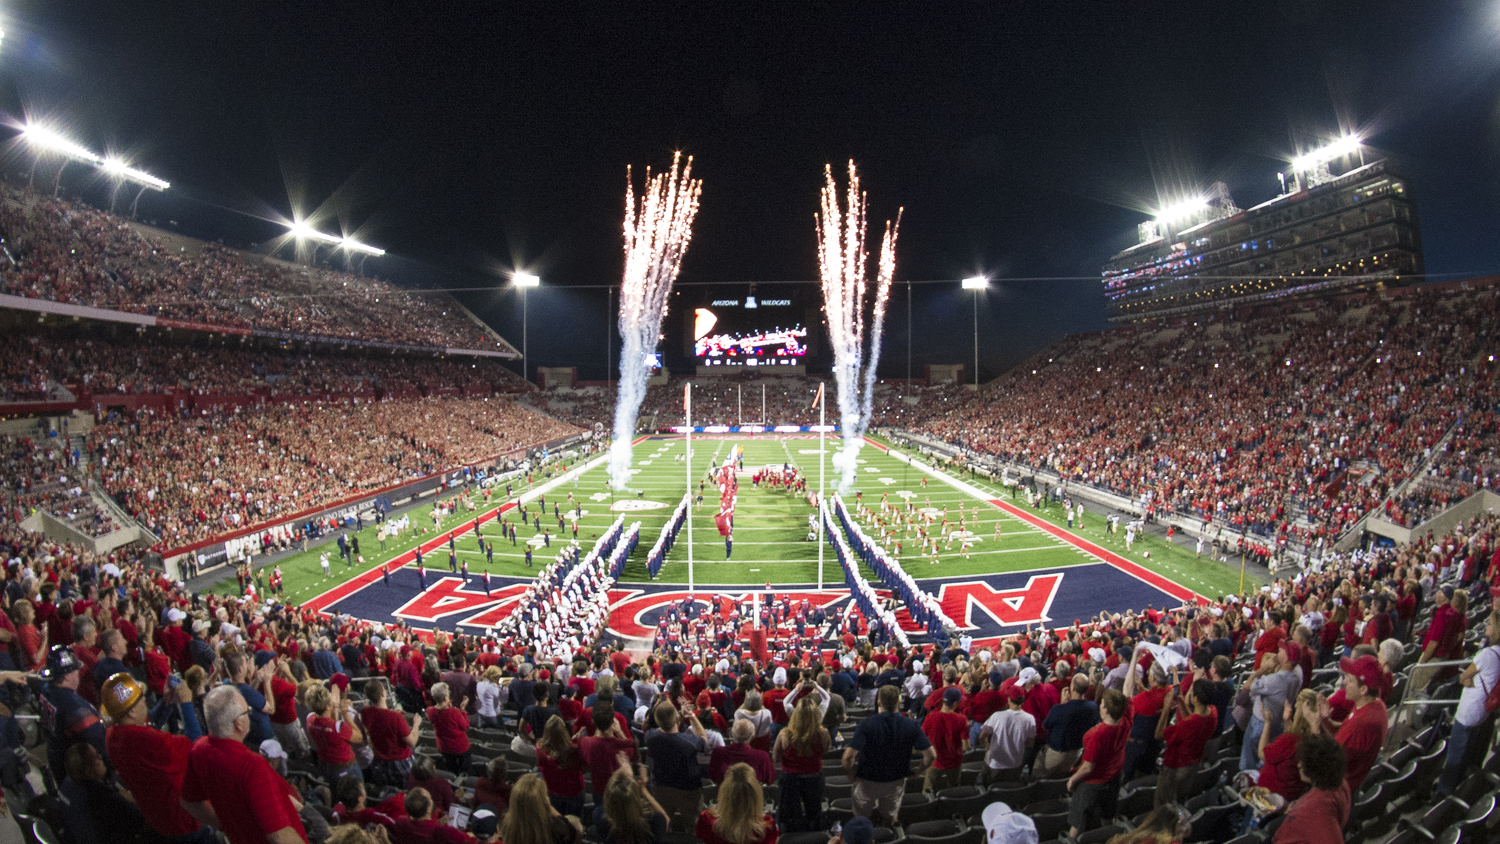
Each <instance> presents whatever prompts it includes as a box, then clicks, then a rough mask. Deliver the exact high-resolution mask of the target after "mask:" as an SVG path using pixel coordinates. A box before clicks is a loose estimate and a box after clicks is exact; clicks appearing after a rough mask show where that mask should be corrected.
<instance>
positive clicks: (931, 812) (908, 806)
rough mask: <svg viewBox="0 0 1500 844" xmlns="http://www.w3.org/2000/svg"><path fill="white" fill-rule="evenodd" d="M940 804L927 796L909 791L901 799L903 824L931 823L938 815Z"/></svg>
mask: <svg viewBox="0 0 1500 844" xmlns="http://www.w3.org/2000/svg"><path fill="white" fill-rule="evenodd" d="M937 807H938V802H937V801H936V800H933V799H932V798H931V797H928V796H927V795H925V794H923V793H921V792H916V793H912V792H910V791H908V792H907V793H906V794H905V795H903V796H902V797H901V824H902V825H903V826H905V825H906V824H912V823H921V822H922V821H930V820H932V819H933V817H935V816H936V814H937Z"/></svg>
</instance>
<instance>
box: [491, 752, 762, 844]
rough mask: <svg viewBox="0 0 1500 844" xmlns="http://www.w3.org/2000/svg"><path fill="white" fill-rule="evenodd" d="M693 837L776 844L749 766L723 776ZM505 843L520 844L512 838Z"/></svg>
mask: <svg viewBox="0 0 1500 844" xmlns="http://www.w3.org/2000/svg"><path fill="white" fill-rule="evenodd" d="M693 834H694V835H696V836H697V837H698V840H699V841H702V842H703V844H775V841H776V839H777V837H778V836H779V835H780V833H778V832H777V830H776V824H775V823H774V822H773V821H772V819H771V816H770V815H768V814H766V797H765V793H764V792H763V791H761V788H760V781H759V780H757V779H756V778H755V771H753V770H751V768H750V766H749V765H746V764H745V763H744V762H736V763H735V764H733V765H730V766H729V770H727V771H725V772H724V781H723V782H722V783H720V784H719V800H718V803H717V805H715V806H714V808H712V809H704V810H703V814H701V815H699V816H698V823H697V824H696V825H694V827H693ZM505 842H506V844H517V842H513V841H511V840H510V839H509V838H507V839H505ZM520 844H529V842H520Z"/></svg>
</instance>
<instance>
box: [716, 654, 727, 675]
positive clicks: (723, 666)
mask: <svg viewBox="0 0 1500 844" xmlns="http://www.w3.org/2000/svg"><path fill="white" fill-rule="evenodd" d="M729 668H730V665H729V659H728V658H727V657H720V658H719V661H718V662H716V663H714V671H716V672H718V673H720V674H727V673H729Z"/></svg>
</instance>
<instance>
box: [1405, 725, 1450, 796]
mask: <svg viewBox="0 0 1500 844" xmlns="http://www.w3.org/2000/svg"><path fill="white" fill-rule="evenodd" d="M1447 749H1448V742H1447V740H1445V739H1438V741H1437V743H1436V744H1434V745H1433V746H1432V749H1431V750H1429V751H1428V752H1427V753H1426V755H1423V756H1419V757H1417V773H1416V776H1414V777H1412V781H1411V786H1410V790H1409V791H1407V792H1406V793H1407V794H1411V795H1414V796H1416V797H1417V798H1419V799H1422V800H1426V799H1427V797H1428V795H1430V794H1431V793H1432V787H1433V785H1435V784H1436V783H1437V779H1438V776H1440V775H1441V774H1442V773H1443V763H1444V762H1445V761H1446V760H1447Z"/></svg>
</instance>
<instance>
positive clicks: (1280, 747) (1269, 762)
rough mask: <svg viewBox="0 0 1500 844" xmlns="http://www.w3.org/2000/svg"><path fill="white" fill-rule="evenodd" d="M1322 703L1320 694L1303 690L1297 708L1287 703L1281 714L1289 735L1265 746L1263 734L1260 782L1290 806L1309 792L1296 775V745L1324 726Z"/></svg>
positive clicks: (1297, 774)
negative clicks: (1319, 708) (1321, 713)
mask: <svg viewBox="0 0 1500 844" xmlns="http://www.w3.org/2000/svg"><path fill="white" fill-rule="evenodd" d="M1322 701H1323V698H1322V696H1321V695H1319V694H1318V693H1317V692H1315V691H1313V690H1312V689H1303V690H1302V691H1300V692H1298V693H1297V701H1296V704H1295V705H1293V703H1292V702H1291V701H1288V702H1287V703H1286V707H1285V710H1284V711H1283V714H1282V721H1283V722H1284V723H1285V724H1286V732H1284V733H1282V734H1281V735H1279V736H1277V737H1276V740H1275V741H1272V742H1270V743H1267V742H1266V737H1265V732H1262V734H1261V737H1260V748H1259V751H1260V757H1261V767H1260V778H1259V780H1258V781H1257V782H1258V784H1259V785H1261V786H1263V787H1264V788H1266V789H1268V790H1270V791H1271V792H1272V793H1274V794H1280V795H1281V796H1282V797H1285V798H1286V801H1287V802H1288V803H1290V802H1292V801H1293V800H1296V799H1297V798H1298V797H1301V796H1302V792H1304V791H1306V790H1307V783H1305V782H1303V781H1302V777H1301V775H1300V774H1299V773H1298V772H1297V745H1298V744H1300V743H1301V741H1302V739H1303V737H1304V736H1307V735H1309V734H1311V733H1314V732H1317V731H1318V729H1319V727H1320V725H1321V723H1322V718H1321V717H1320V716H1319V715H1318V706H1319V705H1320V704H1321V703H1322ZM1266 732H1268V731H1266Z"/></svg>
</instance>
